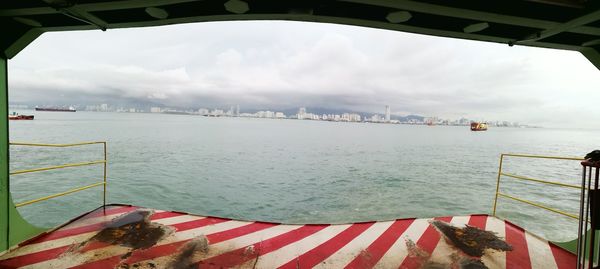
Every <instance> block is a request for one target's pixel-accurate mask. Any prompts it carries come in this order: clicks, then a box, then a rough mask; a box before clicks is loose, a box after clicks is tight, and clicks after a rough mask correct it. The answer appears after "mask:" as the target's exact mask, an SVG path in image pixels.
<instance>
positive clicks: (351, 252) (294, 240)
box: [0, 205, 576, 269]
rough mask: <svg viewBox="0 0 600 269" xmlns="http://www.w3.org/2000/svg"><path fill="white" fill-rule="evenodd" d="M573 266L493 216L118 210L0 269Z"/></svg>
mask: <svg viewBox="0 0 600 269" xmlns="http://www.w3.org/2000/svg"><path fill="white" fill-rule="evenodd" d="M466 225H468V226H466ZM485 231H491V232H485ZM473 234H474V235H476V237H475V238H470V237H469V236H470V235H473ZM457 238H458V239H457ZM461 238H462V239H461ZM486 246H487V247H486ZM478 247H479V252H481V253H479V254H478V253H477V248H478ZM575 260H576V258H575V256H574V255H572V254H571V253H569V252H566V251H564V250H562V249H560V248H558V247H556V246H555V245H553V244H550V243H548V242H547V241H546V240H544V239H541V238H539V237H536V236H534V235H532V234H530V233H528V232H526V231H524V230H523V229H521V228H519V227H517V226H515V225H513V224H511V223H509V222H505V221H503V220H500V219H497V218H495V217H491V216H487V215H472V216H458V217H440V218H433V219H399V220H395V221H382V222H366V223H354V224H343V225H321V224H319V225H285V224H277V223H266V222H247V221H237V220H230V219H224V218H216V217H203V216H196V215H189V214H185V213H179V212H170V211H161V210H150V209H145V208H138V207H135V206H125V205H111V206H107V208H106V210H102V209H97V210H95V211H92V212H89V213H87V214H86V215H84V216H82V217H80V218H78V219H76V220H74V221H71V222H69V223H67V224H66V225H64V226H62V227H61V228H59V229H56V230H54V231H52V232H49V233H46V234H44V235H41V236H38V237H36V238H34V239H32V240H30V241H28V242H25V243H23V244H21V245H19V246H18V247H17V248H15V249H13V250H12V251H10V252H8V253H5V254H4V255H2V256H0V268H544V269H551V268H574V267H575Z"/></svg>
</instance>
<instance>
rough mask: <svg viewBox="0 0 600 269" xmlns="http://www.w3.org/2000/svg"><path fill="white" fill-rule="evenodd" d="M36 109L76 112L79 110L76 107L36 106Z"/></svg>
mask: <svg viewBox="0 0 600 269" xmlns="http://www.w3.org/2000/svg"><path fill="white" fill-rule="evenodd" d="M35 111H51V112H75V111H77V110H76V109H75V108H74V107H69V108H61V107H36V108H35Z"/></svg>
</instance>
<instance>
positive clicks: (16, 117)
mask: <svg viewBox="0 0 600 269" xmlns="http://www.w3.org/2000/svg"><path fill="white" fill-rule="evenodd" d="M8 119H9V120H33V115H18V114H17V113H15V112H13V114H12V115H8Z"/></svg>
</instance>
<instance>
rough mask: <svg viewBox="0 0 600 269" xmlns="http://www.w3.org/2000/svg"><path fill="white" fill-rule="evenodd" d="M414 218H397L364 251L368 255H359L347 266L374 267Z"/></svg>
mask: <svg viewBox="0 0 600 269" xmlns="http://www.w3.org/2000/svg"><path fill="white" fill-rule="evenodd" d="M413 221H414V219H403V220H396V221H395V222H394V223H393V224H392V225H391V226H390V227H388V228H387V230H385V232H383V233H382V234H381V235H380V236H379V237H378V238H377V239H375V241H373V243H371V245H370V246H369V247H367V248H366V249H365V250H364V252H365V253H368V255H358V256H356V258H354V260H353V261H351V262H350V263H349V264H348V265H346V268H356V269H363V268H373V266H375V264H377V262H378V261H379V260H380V259H381V257H383V255H385V253H386V252H387V251H388V250H389V249H390V248H391V247H392V246H393V245H394V243H396V241H397V240H398V238H400V236H402V234H403V233H404V232H405V231H406V229H408V227H409V226H410V225H411V224H412V223H413Z"/></svg>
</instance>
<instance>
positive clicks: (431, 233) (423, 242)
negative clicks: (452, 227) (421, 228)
mask: <svg viewBox="0 0 600 269" xmlns="http://www.w3.org/2000/svg"><path fill="white" fill-rule="evenodd" d="M435 220H441V221H445V222H450V221H451V220H452V217H442V218H435ZM440 238H441V235H440V233H439V232H438V230H436V229H435V227H433V225H431V224H429V227H427V229H426V230H425V232H424V233H423V235H422V236H421V238H419V240H417V242H416V245H417V247H418V248H420V249H421V250H422V251H425V252H427V253H429V254H431V253H433V250H434V249H435V247H436V246H437V245H438V243H439V242H440ZM423 262H425V260H424V258H421V257H417V256H415V255H411V254H410V253H409V255H408V256H407V257H406V258H405V259H404V261H402V264H401V265H400V268H403V269H404V268H407V269H408V268H410V269H413V268H420V267H421V266H422V265H423Z"/></svg>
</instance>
